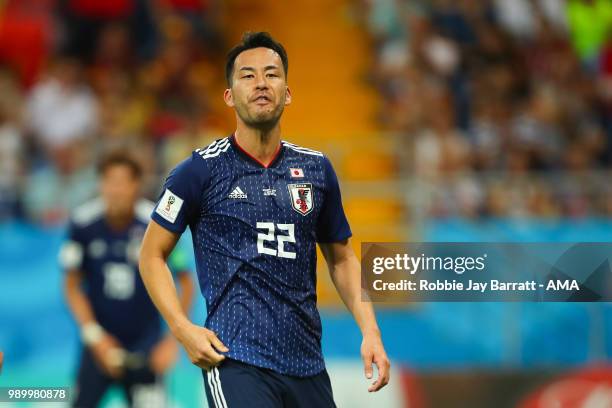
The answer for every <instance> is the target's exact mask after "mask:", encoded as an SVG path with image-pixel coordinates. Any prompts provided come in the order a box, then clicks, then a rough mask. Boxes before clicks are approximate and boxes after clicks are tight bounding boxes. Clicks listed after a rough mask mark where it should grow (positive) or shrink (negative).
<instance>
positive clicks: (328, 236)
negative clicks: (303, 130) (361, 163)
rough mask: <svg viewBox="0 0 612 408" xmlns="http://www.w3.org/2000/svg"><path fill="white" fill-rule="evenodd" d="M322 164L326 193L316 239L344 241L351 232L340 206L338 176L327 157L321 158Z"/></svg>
mask: <svg viewBox="0 0 612 408" xmlns="http://www.w3.org/2000/svg"><path fill="white" fill-rule="evenodd" d="M323 166H324V171H325V187H326V193H325V199H324V200H323V208H322V209H321V213H320V214H319V219H318V220H317V230H316V239H317V242H320V243H325V242H340V241H344V240H345V239H347V238H349V237H351V235H353V234H352V232H351V227H350V226H349V223H348V220H347V219H346V215H345V214H344V208H343V207H342V197H341V195H340V186H339V185H338V177H336V172H335V171H334V168H333V167H332V165H331V162H330V161H329V159H328V158H327V157H324V158H323Z"/></svg>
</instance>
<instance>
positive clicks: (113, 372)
mask: <svg viewBox="0 0 612 408" xmlns="http://www.w3.org/2000/svg"><path fill="white" fill-rule="evenodd" d="M89 348H90V350H91V352H92V354H93V356H94V358H95V360H96V361H97V363H98V365H99V366H100V368H102V370H103V371H104V372H105V373H106V374H107V375H109V376H110V377H112V378H119V377H121V376H122V375H123V358H124V357H125V350H124V349H123V348H122V347H121V344H120V343H119V341H118V340H117V339H115V338H114V337H113V336H111V335H110V334H108V333H104V335H103V337H102V338H101V339H100V340H98V341H97V342H95V343H94V344H92V345H90V346H89Z"/></svg>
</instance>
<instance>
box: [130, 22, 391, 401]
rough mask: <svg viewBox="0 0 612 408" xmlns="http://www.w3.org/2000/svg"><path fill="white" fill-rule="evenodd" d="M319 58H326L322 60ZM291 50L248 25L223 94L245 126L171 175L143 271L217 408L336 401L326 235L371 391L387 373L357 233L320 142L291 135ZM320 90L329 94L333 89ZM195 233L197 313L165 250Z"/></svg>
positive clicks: (231, 57) (156, 212)
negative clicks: (364, 285) (325, 337)
mask: <svg viewBox="0 0 612 408" xmlns="http://www.w3.org/2000/svg"><path fill="white" fill-rule="evenodd" d="M313 63H316V62H313ZM287 65H288V63H287V54H286V52H285V50H284V48H283V46H282V45H281V44H279V43H278V42H276V41H275V40H274V39H273V38H272V37H270V35H269V34H267V33H262V32H259V33H246V34H245V35H244V36H243V39H242V42H241V43H240V44H239V45H237V46H236V47H234V48H233V49H232V50H231V51H230V52H229V54H228V58H227V64H226V79H227V84H228V88H227V89H226V90H225V93H224V99H225V103H226V104H227V105H228V106H229V107H232V108H233V109H234V110H235V114H236V130H235V132H234V133H233V134H232V135H231V136H229V137H226V138H223V139H219V140H217V141H215V142H214V143H212V144H210V145H209V146H207V147H205V148H202V149H196V150H195V151H194V152H193V153H192V154H191V157H189V158H187V159H186V160H184V161H183V162H182V163H180V164H179V165H178V166H177V167H176V168H175V169H174V170H173V171H172V172H171V173H170V175H169V177H168V178H167V180H166V183H165V186H164V191H163V193H162V196H161V198H160V200H159V202H158V204H157V207H156V208H155V210H154V212H153V214H152V222H150V223H149V226H148V228H147V232H146V233H145V238H144V241H143V247H142V252H141V256H140V272H141V275H142V277H143V281H144V283H145V286H146V287H147V290H148V292H149V294H150V295H151V298H152V299H153V302H154V303H155V305H156V306H157V307H158V309H159V310H160V312H161V314H162V315H163V316H164V318H165V319H166V322H167V323H168V326H169V327H170V329H171V331H172V332H173V333H174V335H175V336H176V338H177V339H178V341H179V342H180V343H181V344H182V345H183V347H184V348H185V350H186V351H187V353H188V355H189V357H190V359H191V361H192V362H193V363H194V364H196V365H198V366H200V367H202V368H203V369H204V370H203V374H204V384H205V389H206V395H207V399H208V402H209V405H210V406H211V407H224V408H225V407H230V408H240V407H249V408H254V407H333V406H335V404H334V401H333V395H332V389H331V385H330V380H329V376H328V375H327V372H326V370H325V364H324V361H323V357H322V353H321V321H320V318H319V313H318V311H317V307H316V299H317V298H316V291H315V286H316V285H315V282H316V271H315V269H316V244H317V243H318V244H319V246H320V248H321V250H322V252H323V254H324V256H325V259H326V261H327V263H328V265H329V270H330V273H331V277H332V279H333V282H334V284H335V286H336V288H337V290H338V292H339V294H340V296H341V298H342V300H343V301H344V303H345V304H346V306H347V307H348V309H349V310H350V311H351V312H352V314H353V316H354V318H355V320H356V321H357V324H358V325H359V328H360V329H361V332H362V333H363V342H362V346H361V355H362V358H363V361H364V366H365V373H366V377H367V378H372V377H373V374H372V363H374V364H375V365H376V366H377V368H378V377H377V378H376V380H375V381H374V382H373V383H372V385H371V386H370V388H369V391H378V390H379V389H380V388H382V387H383V386H384V385H385V384H387V382H388V381H389V360H388V359H387V356H386V354H385V350H384V348H383V344H382V341H381V335H380V331H379V329H378V326H377V323H376V318H375V315H374V311H373V308H372V305H371V303H369V302H366V301H362V298H361V278H360V265H359V262H358V260H357V257H356V256H355V254H354V252H353V250H352V249H351V245H350V243H349V237H350V236H351V230H350V228H349V225H348V222H347V219H346V217H345V214H344V210H343V208H342V203H341V198H340V190H339V187H338V180H337V178H336V174H335V173H334V170H333V168H332V165H331V164H330V161H329V160H328V158H327V157H326V156H325V155H323V154H322V153H320V152H318V151H314V150H311V149H307V148H304V147H300V146H297V145H295V144H292V143H289V142H286V141H283V140H281V128H280V123H279V120H280V118H281V115H282V113H283V110H284V107H285V106H286V105H289V104H290V103H291V91H290V90H289V88H288V86H287ZM323 97H324V96H323ZM187 226H189V227H190V229H191V231H192V236H193V243H194V250H195V256H196V265H197V271H198V276H199V282H200V286H201V290H202V293H203V295H204V297H205V299H206V305H207V308H208V316H207V319H206V323H205V327H199V326H197V325H195V324H193V323H192V322H190V321H189V320H188V318H187V317H186V316H185V314H184V313H183V310H182V308H181V307H180V302H179V300H178V298H177V296H176V292H175V290H174V285H173V281H172V276H171V274H170V272H169V270H168V268H167V266H166V261H165V260H166V256H167V254H168V253H169V252H170V251H171V249H172V248H173V247H174V245H175V242H176V241H177V240H178V238H179V236H180V235H181V233H183V231H184V230H185V228H186V227H187Z"/></svg>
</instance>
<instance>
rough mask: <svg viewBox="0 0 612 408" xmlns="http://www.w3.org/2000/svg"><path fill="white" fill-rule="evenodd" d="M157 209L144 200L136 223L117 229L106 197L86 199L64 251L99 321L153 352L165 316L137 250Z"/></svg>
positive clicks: (131, 345) (125, 342) (134, 346)
mask: <svg viewBox="0 0 612 408" xmlns="http://www.w3.org/2000/svg"><path fill="white" fill-rule="evenodd" d="M153 208H154V204H153V203H152V202H150V201H146V200H140V201H139V202H138V203H137V204H136V206H135V217H134V219H133V221H132V223H131V224H130V225H128V226H127V227H126V228H124V229H122V230H115V229H113V228H111V227H110V225H109V224H108V223H107V221H106V218H105V211H104V203H103V202H102V200H101V199H96V200H93V201H91V202H89V203H86V204H84V205H82V206H81V207H79V208H77V210H76V211H75V212H74V214H73V215H72V217H71V220H70V223H69V226H68V238H67V240H66V242H65V243H64V245H63V247H62V250H61V252H60V261H61V263H62V266H63V267H64V268H65V269H66V270H79V271H81V272H82V273H83V276H84V279H83V283H84V287H83V289H84V291H85V293H86V296H87V298H88V300H89V302H90V304H91V307H92V309H93V313H94V315H95V317H96V320H97V321H98V323H99V324H100V325H101V326H102V327H103V328H104V329H105V330H106V331H107V332H109V333H110V334H112V335H113V336H115V337H116V338H117V339H118V340H119V341H120V342H121V344H122V346H123V347H125V348H126V349H128V350H130V351H139V352H148V351H149V350H150V348H151V347H152V346H153V345H154V344H155V343H156V342H157V341H158V340H159V339H160V337H161V333H162V326H161V317H160V315H159V313H158V311H157V309H156V308H155V306H154V305H153V303H152V301H151V299H150V297H149V295H148V294H147V291H146V288H145V287H144V284H143V282H142V279H141V278H140V275H139V273H138V252H139V249H140V245H141V243H142V237H143V235H144V231H145V229H146V226H147V223H148V221H149V219H150V213H151V211H152V210H153Z"/></svg>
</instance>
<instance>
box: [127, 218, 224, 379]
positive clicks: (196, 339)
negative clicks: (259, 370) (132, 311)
mask: <svg viewBox="0 0 612 408" xmlns="http://www.w3.org/2000/svg"><path fill="white" fill-rule="evenodd" d="M178 239H179V235H177V234H174V233H172V232H170V231H168V230H166V229H165V228H163V227H162V226H160V225H159V224H157V223H156V222H155V221H151V222H150V223H149V226H148V228H147V231H146V232H145V236H144V239H143V242H142V248H141V250H140V262H139V266H140V275H141V276H142V281H143V282H144V284H145V287H146V288H147V291H148V292H149V296H151V299H152V300H153V303H154V304H155V306H156V307H157V309H158V310H159V312H160V313H161V315H162V316H163V318H164V319H165V320H166V323H167V324H168V327H169V328H170V331H171V332H172V334H173V335H174V337H176V339H177V340H178V341H179V342H180V343H181V344H182V345H183V347H184V348H185V351H186V352H187V354H188V355H189V358H190V359H191V362H192V363H193V364H195V365H197V366H199V367H202V368H206V369H208V368H210V367H211V366H214V365H217V364H219V363H220V362H221V361H223V360H224V359H225V356H223V355H221V354H219V353H218V352H227V351H229V350H228V348H227V347H225V345H223V343H222V342H221V340H219V339H218V338H217V336H216V335H215V333H214V332H212V331H211V330H208V329H206V328H203V327H199V326H197V325H194V324H193V323H191V322H190V321H189V318H188V317H187V314H186V313H185V309H184V308H183V305H182V304H181V301H180V300H179V297H178V295H177V292H176V287H175V286H174V280H173V279H172V273H171V272H170V269H169V268H168V265H167V263H166V260H167V259H168V255H169V254H170V252H172V249H173V248H174V246H175V245H176V243H177V241H178Z"/></svg>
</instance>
